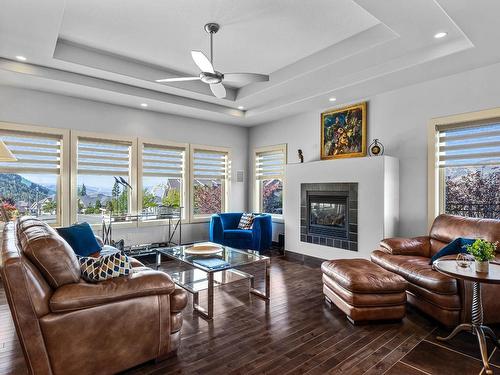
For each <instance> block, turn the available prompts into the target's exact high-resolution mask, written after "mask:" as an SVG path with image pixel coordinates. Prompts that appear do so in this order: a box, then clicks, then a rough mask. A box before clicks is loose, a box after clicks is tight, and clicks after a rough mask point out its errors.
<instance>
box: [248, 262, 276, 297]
mask: <svg viewBox="0 0 500 375" xmlns="http://www.w3.org/2000/svg"><path fill="white" fill-rule="evenodd" d="M264 267H265V271H264V272H265V277H264V283H265V285H264V292H261V291H260V290H257V289H255V288H254V280H253V278H252V279H251V280H250V293H252V294H255V295H256V296H257V297H260V298H264V299H265V300H269V297H270V290H271V269H270V268H271V263H270V260H269V259H266V260H265V262H264Z"/></svg>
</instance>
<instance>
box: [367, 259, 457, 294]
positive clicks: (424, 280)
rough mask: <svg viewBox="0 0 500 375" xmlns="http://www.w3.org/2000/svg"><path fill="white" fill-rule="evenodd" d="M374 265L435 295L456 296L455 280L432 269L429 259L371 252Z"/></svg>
mask: <svg viewBox="0 0 500 375" xmlns="http://www.w3.org/2000/svg"><path fill="white" fill-rule="evenodd" d="M371 259H372V261H373V262H374V263H376V264H378V265H380V266H381V267H383V268H385V269H386V270H389V271H391V272H394V273H397V274H398V275H401V276H402V277H404V278H405V279H406V280H407V281H409V282H410V283H413V284H415V285H418V286H421V287H423V288H426V289H429V290H431V291H433V292H435V293H441V294H456V293H457V292H458V287H457V280H456V279H453V278H451V277H448V276H446V275H443V274H442V273H440V272H438V271H434V270H433V269H432V265H430V264H429V258H427V257H419V256H406V255H392V254H388V253H386V252H384V251H381V250H375V251H374V252H372V255H371Z"/></svg>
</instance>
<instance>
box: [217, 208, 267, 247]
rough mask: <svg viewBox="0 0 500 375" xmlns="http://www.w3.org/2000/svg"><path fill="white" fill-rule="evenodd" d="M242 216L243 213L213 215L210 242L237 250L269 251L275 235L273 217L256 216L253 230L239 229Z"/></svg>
mask: <svg viewBox="0 0 500 375" xmlns="http://www.w3.org/2000/svg"><path fill="white" fill-rule="evenodd" d="M241 215H243V212H231V213H222V214H215V215H212V218H211V220H210V241H211V242H215V243H218V244H221V245H224V246H229V247H234V248H236V249H250V250H256V251H258V252H261V251H265V250H268V249H269V248H270V247H271V242H272V235H273V226H272V220H271V215H269V214H255V215H257V216H255V218H254V221H253V226H252V229H238V224H239V222H240V219H241Z"/></svg>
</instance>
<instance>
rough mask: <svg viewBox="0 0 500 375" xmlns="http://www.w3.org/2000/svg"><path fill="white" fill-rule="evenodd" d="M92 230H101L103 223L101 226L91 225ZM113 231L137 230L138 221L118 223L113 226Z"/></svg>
mask: <svg viewBox="0 0 500 375" xmlns="http://www.w3.org/2000/svg"><path fill="white" fill-rule="evenodd" d="M90 227H91V228H92V230H101V229H102V223H100V224H97V223H96V224H90ZM112 228H113V229H127V228H137V221H129V222H118V223H113V224H112Z"/></svg>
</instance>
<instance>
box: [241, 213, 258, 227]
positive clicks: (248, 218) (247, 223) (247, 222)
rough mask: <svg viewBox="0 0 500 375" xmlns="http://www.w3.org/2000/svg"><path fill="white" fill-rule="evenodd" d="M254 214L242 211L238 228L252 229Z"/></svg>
mask: <svg viewBox="0 0 500 375" xmlns="http://www.w3.org/2000/svg"><path fill="white" fill-rule="evenodd" d="M254 217H255V216H254V214H251V213H246V212H245V213H244V214H243V215H241V219H240V222H239V224H238V229H252V224H253V219H254Z"/></svg>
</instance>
